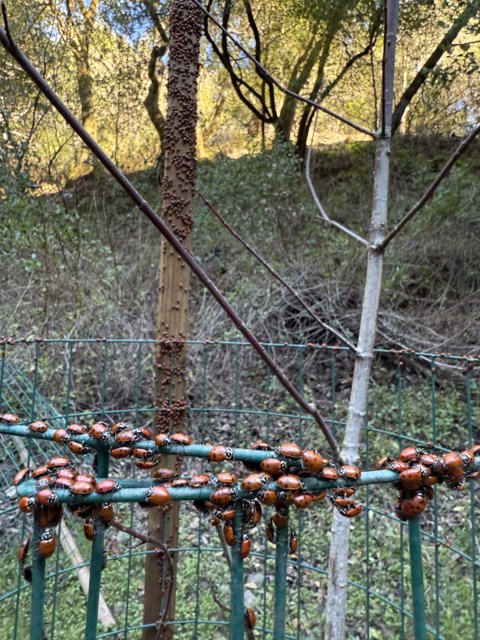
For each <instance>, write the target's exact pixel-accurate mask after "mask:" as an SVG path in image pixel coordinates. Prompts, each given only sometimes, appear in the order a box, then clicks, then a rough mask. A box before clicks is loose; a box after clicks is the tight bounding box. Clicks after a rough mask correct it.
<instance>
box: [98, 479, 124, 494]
mask: <svg viewBox="0 0 480 640" xmlns="http://www.w3.org/2000/svg"><path fill="white" fill-rule="evenodd" d="M121 488H122V485H121V484H120V483H119V482H117V481H116V480H109V479H106V480H101V481H100V482H99V483H98V484H97V486H96V487H95V491H96V492H97V493H112V492H113V491H119V490H120V489H121Z"/></svg>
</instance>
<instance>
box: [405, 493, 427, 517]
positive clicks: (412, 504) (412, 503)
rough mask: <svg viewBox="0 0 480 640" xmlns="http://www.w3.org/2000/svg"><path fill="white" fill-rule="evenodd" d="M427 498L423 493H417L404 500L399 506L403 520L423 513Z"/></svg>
mask: <svg viewBox="0 0 480 640" xmlns="http://www.w3.org/2000/svg"><path fill="white" fill-rule="evenodd" d="M426 506H427V498H426V496H425V494H424V493H423V492H420V491H418V492H417V493H415V494H414V495H413V496H412V497H411V498H405V499H404V500H402V502H401V504H400V513H401V514H402V515H403V517H404V518H413V517H414V516H418V515H420V514H421V513H423V512H424V511H425V508H426Z"/></svg>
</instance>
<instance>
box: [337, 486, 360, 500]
mask: <svg viewBox="0 0 480 640" xmlns="http://www.w3.org/2000/svg"><path fill="white" fill-rule="evenodd" d="M333 493H334V494H335V495H336V496H338V497H339V498H350V497H351V496H353V495H354V494H355V488H354V487H334V489H333Z"/></svg>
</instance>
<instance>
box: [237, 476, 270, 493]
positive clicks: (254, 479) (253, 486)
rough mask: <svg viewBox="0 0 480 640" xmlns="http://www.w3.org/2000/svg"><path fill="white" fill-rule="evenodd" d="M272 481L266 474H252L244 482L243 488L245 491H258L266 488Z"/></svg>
mask: <svg viewBox="0 0 480 640" xmlns="http://www.w3.org/2000/svg"><path fill="white" fill-rule="evenodd" d="M269 480H270V476H269V475H268V474H266V473H251V474H250V475H248V476H247V477H246V478H244V479H243V480H242V484H241V487H242V489H243V491H246V492H251V491H258V490H259V489H261V488H262V487H264V486H265V485H266V484H267V482H268V481H269Z"/></svg>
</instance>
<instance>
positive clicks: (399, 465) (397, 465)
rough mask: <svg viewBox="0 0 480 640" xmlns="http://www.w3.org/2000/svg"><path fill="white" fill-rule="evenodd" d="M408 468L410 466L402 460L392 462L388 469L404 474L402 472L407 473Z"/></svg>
mask: <svg viewBox="0 0 480 640" xmlns="http://www.w3.org/2000/svg"><path fill="white" fill-rule="evenodd" d="M408 468H409V467H408V464H407V463H406V462H402V460H392V461H391V462H389V463H388V467H387V469H388V470H389V471H394V472H395V473H402V471H405V470H406V469H408Z"/></svg>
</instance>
